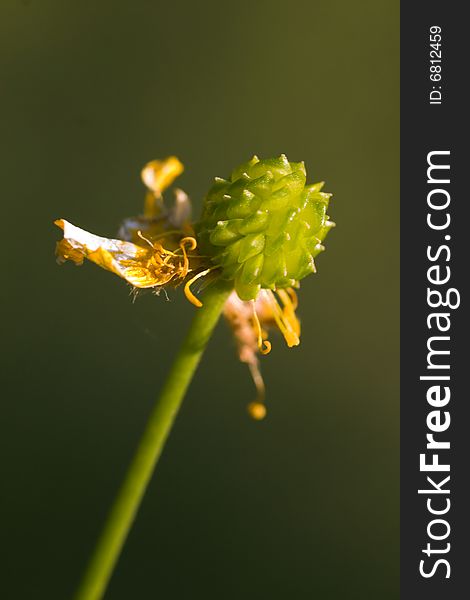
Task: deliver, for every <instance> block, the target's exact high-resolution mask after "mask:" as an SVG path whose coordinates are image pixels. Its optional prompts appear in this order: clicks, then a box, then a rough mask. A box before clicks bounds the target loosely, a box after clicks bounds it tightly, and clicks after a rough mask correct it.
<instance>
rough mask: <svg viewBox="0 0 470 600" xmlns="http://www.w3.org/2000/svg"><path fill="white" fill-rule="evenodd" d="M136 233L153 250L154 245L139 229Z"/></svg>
mask: <svg viewBox="0 0 470 600" xmlns="http://www.w3.org/2000/svg"><path fill="white" fill-rule="evenodd" d="M137 235H138V236H139V237H140V239H141V240H144V242H147V244H148V245H149V246H150V247H151V248H152V250H155V246H154V245H153V243H152V242H151V241H150V240H149V239H148V238H146V237H145V236H144V235H143V233H142V232H141V231H140V229H139V231H138V232H137Z"/></svg>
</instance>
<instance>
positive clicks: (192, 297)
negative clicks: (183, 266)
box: [184, 267, 217, 308]
mask: <svg viewBox="0 0 470 600" xmlns="http://www.w3.org/2000/svg"><path fill="white" fill-rule="evenodd" d="M216 268H217V267H210V269H206V270H205V271H201V272H200V273H198V274H197V275H195V276H194V277H192V278H191V279H190V280H189V281H187V282H186V284H185V286H184V295H185V296H186V298H187V299H188V300H189V301H190V302H191V304H194V306H197V307H198V308H201V306H202V302H201V301H200V300H199V299H198V298H196V296H195V295H194V294H193V293H192V291H191V286H192V285H193V283H194V282H195V281H196V280H197V279H199V278H200V277H204V276H205V275H208V274H209V273H210V272H211V271H213V270H214V269H216Z"/></svg>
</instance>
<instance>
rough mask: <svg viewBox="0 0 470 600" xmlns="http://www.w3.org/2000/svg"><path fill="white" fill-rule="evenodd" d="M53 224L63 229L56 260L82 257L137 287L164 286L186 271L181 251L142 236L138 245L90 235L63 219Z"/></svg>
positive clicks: (182, 277) (185, 260) (80, 258)
mask: <svg viewBox="0 0 470 600" xmlns="http://www.w3.org/2000/svg"><path fill="white" fill-rule="evenodd" d="M55 224H56V225H57V226H58V227H60V228H61V229H62V230H63V231H64V239H63V240H61V241H60V242H58V244H57V248H56V255H57V260H58V262H60V263H62V262H65V261H66V260H72V261H73V262H74V263H75V264H77V265H81V264H82V263H83V260H84V259H85V258H86V259H88V260H90V261H92V262H94V263H95V264H97V265H98V266H100V267H102V268H103V269H106V270H108V271H111V272H112V273H115V274H116V275H118V276H119V277H122V278H123V279H125V280H126V281H127V282H129V283H130V284H131V285H133V286H135V287H138V288H152V287H156V286H160V285H165V284H167V283H169V282H170V281H172V280H174V279H184V277H186V275H187V273H188V265H187V257H186V255H185V253H184V252H181V254H177V253H175V252H171V251H169V250H165V248H163V246H162V245H161V244H159V243H158V242H155V243H152V242H150V241H148V240H145V238H144V239H143V241H144V243H145V244H146V245H145V246H140V245H137V244H134V243H132V242H125V241H123V240H115V239H109V238H104V237H100V236H97V235H94V234H92V233H89V232H88V231H85V230H83V229H80V228H79V227H75V225H72V224H71V223H69V222H68V221H65V220H64V219H58V220H57V221H55ZM186 242H187V238H186V240H183V249H184V243H186Z"/></svg>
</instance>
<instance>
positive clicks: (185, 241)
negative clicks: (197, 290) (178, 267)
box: [180, 237, 197, 277]
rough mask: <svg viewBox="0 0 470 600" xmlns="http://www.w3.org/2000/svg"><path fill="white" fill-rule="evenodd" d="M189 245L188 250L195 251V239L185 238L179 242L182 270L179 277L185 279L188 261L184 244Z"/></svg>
mask: <svg viewBox="0 0 470 600" xmlns="http://www.w3.org/2000/svg"><path fill="white" fill-rule="evenodd" d="M188 243H189V250H195V249H196V246H197V242H196V239H195V238H193V237H185V238H183V239H182V240H181V241H180V248H181V251H182V253H183V269H182V271H181V276H182V277H186V275H187V274H188V271H189V259H188V255H187V254H186V248H185V244H188Z"/></svg>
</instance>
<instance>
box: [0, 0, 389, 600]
mask: <svg viewBox="0 0 470 600" xmlns="http://www.w3.org/2000/svg"><path fill="white" fill-rule="evenodd" d="M398 21H399V6H398V1H397V0H384V1H381V2H376V1H372V0H371V1H365V0H361V1H359V2H354V3H353V2H347V1H346V0H321V1H310V0H302V1H296V2H291V3H287V2H281V1H280V0H271V1H270V2H264V1H260V2H233V3H229V2H208V1H205V2H197V3H195V2H155V1H154V2H152V1H150V0H148V1H144V0H139V1H136V0H134V1H132V2H131V1H128V2H122V1H121V2H116V1H115V2H109V1H103V2H99V3H95V2H89V1H85V2H72V1H61V2H58V1H55V2H54V1H47V0H45V1H41V2H39V1H35V0H30V1H27V0H24V1H23V2H20V1H17V2H14V1H4V2H2V5H1V8H0V40H1V41H0V44H1V47H2V49H1V52H0V82H1V91H0V110H1V113H0V114H1V137H0V139H1V143H0V152H1V157H0V160H1V162H0V164H1V172H2V209H3V212H2V215H3V227H2V248H3V252H4V257H3V263H2V264H3V267H2V280H3V285H2V290H3V291H2V299H3V301H4V302H3V309H2V316H3V319H2V320H3V326H4V329H5V335H4V336H3V342H2V358H1V363H2V367H3V371H4V375H3V377H2V391H3V393H2V404H1V412H2V419H1V433H0V435H1V468H2V474H1V478H2V492H1V503H2V509H1V510H2V513H1V514H2V523H1V527H2V531H1V540H2V541H1V544H2V550H3V552H4V556H3V558H2V561H1V565H2V571H3V573H2V576H1V581H0V595H1V596H2V598H6V599H10V598H11V599H30V598H34V599H35V600H36V599H43V598H44V599H47V600H55V599H58V600H62V599H65V598H69V597H70V596H71V594H72V591H73V589H74V587H75V585H76V583H77V581H78V579H79V577H80V574H81V572H82V570H83V568H84V566H85V563H86V560H87V557H88V555H89V553H90V551H91V549H92V547H93V543H94V540H95V538H96V536H97V534H98V532H99V530H100V527H101V524H102V521H103V519H104V517H105V515H106V513H107V510H108V508H109V506H110V503H111V501H112V498H113V496H114V494H115V492H116V489H117V486H118V485H119V482H120V481H121V479H122V476H123V473H124V470H125V466H126V464H127V463H128V461H129V459H130V457H131V455H132V452H133V449H134V448H135V445H136V443H137V440H138V438H139V435H140V433H141V431H142V429H143V427H144V424H145V421H146V417H147V415H148V414H149V411H150V409H151V406H152V404H153V401H154V398H155V396H156V394H157V392H158V389H159V387H160V386H161V384H162V381H163V379H164V377H165V373H166V372H167V371H168V368H169V366H170V364H171V361H172V357H173V355H174V354H175V352H176V350H177V347H178V344H179V342H180V340H181V338H182V336H183V335H184V331H185V329H186V327H187V325H188V323H189V320H190V318H191V315H192V313H193V311H194V309H193V308H192V307H191V306H190V305H189V304H188V303H187V302H186V301H185V300H184V299H183V298H182V295H181V294H180V293H178V294H175V293H173V294H171V302H165V300H164V299H163V298H162V297H161V298H156V297H154V296H153V295H151V294H144V295H142V296H141V297H140V298H139V299H138V300H137V301H136V302H135V303H134V304H133V303H132V302H131V299H130V297H129V295H128V289H127V287H126V285H125V283H124V282H123V281H121V280H119V279H118V278H117V277H114V276H112V275H111V274H109V273H105V272H104V271H102V270H100V269H98V268H96V267H95V266H93V265H90V264H87V265H85V266H84V267H82V268H80V269H76V268H74V267H73V266H72V265H70V264H68V265H66V266H64V267H62V268H59V267H58V266H57V265H56V264H55V261H54V254H53V251H54V244H55V241H56V240H57V239H59V237H60V232H59V230H56V229H55V228H54V226H53V225H52V221H53V219H54V218H57V217H64V218H66V219H68V220H70V221H72V222H73V223H76V224H77V225H80V226H82V227H84V228H85V229H88V230H90V231H93V232H95V233H98V234H101V235H108V236H112V235H114V234H115V231H116V229H117V226H118V224H119V222H120V220H121V218H122V217H125V216H128V215H131V214H135V213H138V212H139V210H140V207H141V205H142V199H143V191H144V190H143V186H142V185H141V183H140V180H139V171H140V168H141V166H142V165H143V164H144V163H145V162H147V161H148V160H150V159H152V158H156V157H163V156H167V155H168V154H171V153H174V154H176V155H177V156H179V157H180V158H181V159H182V160H183V162H184V163H185V165H186V172H185V173H184V175H183V176H182V177H181V178H180V179H179V180H178V184H179V185H180V186H181V187H183V188H184V189H185V190H186V191H188V192H189V193H190V194H191V196H192V198H193V200H194V202H195V204H196V212H198V209H199V207H200V203H201V199H202V197H203V195H204V193H205V191H206V190H207V189H208V186H209V185H210V182H211V179H212V177H213V176H214V175H221V176H224V175H226V174H228V173H229V172H230V170H231V168H232V167H233V166H234V165H236V164H238V163H239V162H241V161H243V160H246V159H248V158H249V157H250V156H251V155H252V154H253V153H256V154H258V155H260V156H271V155H276V154H279V153H280V152H285V153H286V154H287V155H288V157H289V158H290V159H291V160H305V161H306V164H307V169H308V173H309V179H310V180H311V181H317V180H319V179H324V180H326V181H327V185H326V188H325V189H326V190H327V191H329V192H332V193H333V194H334V197H333V199H332V202H331V208H330V215H331V217H332V219H333V220H334V221H336V222H337V225H338V226H337V228H336V229H335V230H334V231H333V232H332V233H330V235H329V237H328V239H327V244H326V245H327V252H326V253H325V254H323V255H321V256H320V257H319V259H318V261H317V266H318V271H319V272H318V274H317V275H316V276H312V277H310V278H308V279H307V280H305V282H304V283H303V285H302V290H301V305H300V310H299V313H300V316H301V318H302V327H303V331H302V343H301V346H300V347H299V348H295V349H292V350H288V349H287V348H286V347H285V345H284V343H283V341H282V340H281V339H280V338H276V337H274V338H273V340H272V341H273V342H274V348H273V352H272V353H271V355H270V356H268V357H266V358H263V360H262V366H263V371H264V375H265V380H266V383H267V386H268V402H269V415H268V418H267V420H266V421H264V422H262V423H255V422H252V421H250V419H249V418H248V417H247V415H246V411H245V405H246V403H247V402H248V401H249V400H250V399H252V397H253V388H252V383H251V381H250V377H249V375H248V373H247V370H246V368H245V367H244V366H243V365H241V364H240V363H238V361H237V358H236V355H235V352H234V349H233V342H232V340H231V337H230V335H229V332H228V330H227V328H226V327H225V326H224V325H223V324H221V325H220V326H219V328H218V330H217V332H216V334H215V336H214V338H213V339H212V341H211V344H210V346H209V348H208V351H207V353H206V355H205V357H204V360H203V363H202V365H201V367H200V369H199V371H198V373H197V376H196V378H195V380H194V382H193V384H192V386H191V389H190V391H189V394H188V396H187V398H186V401H185V403H184V405H183V409H182V411H181V413H180V416H179V417H178V420H177V422H176V426H175V428H174V430H173V432H172V435H171V437H170V440H169V442H168V444H167V446H166V449H165V452H164V455H163V457H162V459H161V462H160V464H159V466H158V471H157V475H156V477H155V479H154V480H153V482H152V484H151V485H150V488H149V490H148V493H147V495H146V497H145V500H144V503H143V506H142V509H141V511H140V513H139V515H138V519H137V521H136V523H135V526H134V528H133V530H132V533H131V535H130V538H129V540H128V543H127V544H126V547H125V549H124V552H123V554H122V557H121V560H120V562H119V564H118V568H117V571H116V574H115V576H114V578H113V580H112V583H111V585H110V588H109V591H108V594H107V596H106V597H107V598H109V599H110V600H112V599H113V600H119V599H130V598H138V599H139V600H140V599H147V598H148V599H150V598H164V599H165V600H167V599H168V600H186V599H193V598H204V599H207V598H210V599H219V598H224V599H227V600H232V599H237V600H238V599H240V598H246V599H252V598H253V599H254V598H280V599H284V598H295V599H304V598H317V597H318V598H325V599H333V598H354V599H355V598H357V599H361V600H364V599H371V600H372V599H374V600H375V599H376V598H381V599H388V598H397V597H398V570H399V561H398V516H399V515H398V513H399V505H398V500H399V480H398V466H399V452H398V441H399V440H398V417H399V404H398V377H399V363H398V343H399V325H398V323H399V308H398V307H399V303H398V300H399V280H398V275H399V269H398V264H399V154H398V144H399V105H398V101H399V47H398V43H399V23H398Z"/></svg>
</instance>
